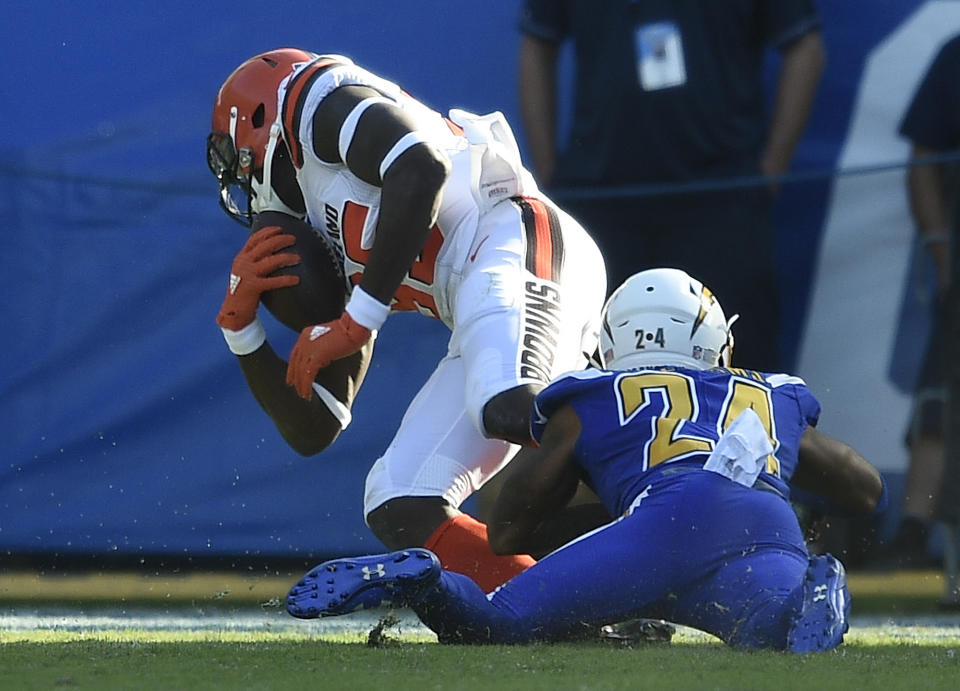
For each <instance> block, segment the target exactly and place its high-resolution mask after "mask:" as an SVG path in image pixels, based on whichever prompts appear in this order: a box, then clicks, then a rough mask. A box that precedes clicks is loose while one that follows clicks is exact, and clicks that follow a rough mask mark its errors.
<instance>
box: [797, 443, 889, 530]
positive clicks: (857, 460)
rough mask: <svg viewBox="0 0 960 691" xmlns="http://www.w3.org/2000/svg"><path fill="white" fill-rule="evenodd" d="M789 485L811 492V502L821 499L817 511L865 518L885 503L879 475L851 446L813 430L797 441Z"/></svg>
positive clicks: (884, 494) (883, 488)
mask: <svg viewBox="0 0 960 691" xmlns="http://www.w3.org/2000/svg"><path fill="white" fill-rule="evenodd" d="M790 484H791V485H792V486H793V487H794V488H798V489H799V490H801V493H803V492H809V493H812V494H813V495H815V496H814V497H812V499H814V500H815V499H816V497H822V498H823V499H825V500H826V502H825V503H821V507H820V508H823V509H825V510H826V511H828V512H830V513H836V512H837V511H838V510H839V511H840V512H846V513H849V514H853V515H869V514H872V513H875V512H878V511H881V510H883V508H885V504H886V485H885V483H884V481H883V476H881V475H880V472H879V471H878V470H877V469H876V468H874V467H873V465H871V464H870V462H869V461H867V460H866V459H865V458H864V457H863V456H861V455H860V454H859V453H857V452H856V451H855V450H854V449H853V448H852V447H851V446H849V445H848V444H845V443H843V442H842V441H839V440H838V439H834V438H832V437H829V436H827V435H826V434H823V433H822V432H819V431H817V430H816V429H815V428H814V427H808V428H807V430H806V432H804V434H803V436H802V437H801V438H800V449H799V463H798V464H797V470H796V472H795V473H794V474H793V478H792V479H791V481H790ZM800 500H801V501H803V498H802V497H800Z"/></svg>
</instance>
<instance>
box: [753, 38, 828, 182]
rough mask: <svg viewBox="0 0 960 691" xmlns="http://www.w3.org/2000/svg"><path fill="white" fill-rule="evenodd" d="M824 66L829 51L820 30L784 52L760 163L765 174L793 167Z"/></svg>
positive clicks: (794, 42)
mask: <svg viewBox="0 0 960 691" xmlns="http://www.w3.org/2000/svg"><path fill="white" fill-rule="evenodd" d="M825 63H826V51H825V50H824V47H823V38H822V36H821V35H820V32H819V31H811V32H808V33H806V34H804V35H803V36H801V37H800V38H798V39H796V40H795V41H793V42H792V43H790V44H788V45H787V46H786V48H784V49H783V59H782V61H781V64H780V76H779V79H778V80H777V91H776V95H775V97H774V105H773V112H772V114H771V118H770V130H769V133H768V135H767V142H766V146H765V147H764V152H763V156H762V158H761V161H760V167H761V169H762V172H763V173H764V174H765V175H768V176H771V177H776V176H778V175H782V174H783V173H785V172H786V171H787V169H788V168H789V167H790V161H791V160H792V159H793V152H794V149H796V146H797V142H798V141H799V140H800V136H801V135H802V134H803V130H804V128H805V127H806V125H807V120H808V119H809V116H810V111H811V109H812V107H813V101H814V97H815V96H816V93H817V86H818V85H819V83H820V75H821V74H822V73H823V67H824V64H825Z"/></svg>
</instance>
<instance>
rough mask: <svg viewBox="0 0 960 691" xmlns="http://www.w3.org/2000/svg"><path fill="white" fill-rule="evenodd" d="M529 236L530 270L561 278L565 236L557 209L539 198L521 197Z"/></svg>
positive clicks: (517, 199)
mask: <svg viewBox="0 0 960 691" xmlns="http://www.w3.org/2000/svg"><path fill="white" fill-rule="evenodd" d="M514 202H515V203H516V204H517V205H518V206H519V207H520V213H521V217H522V219H523V225H524V230H525V232H526V238H527V251H526V266H527V270H528V271H530V272H531V273H533V274H535V275H536V276H538V277H539V278H545V279H547V280H550V281H554V282H558V281H559V280H560V269H561V267H562V263H563V236H562V235H561V233H560V219H559V218H558V217H557V213H556V211H555V210H554V209H553V208H552V207H550V206H549V205H547V204H545V203H544V202H543V201H541V200H539V199H532V198H529V197H518V198H516V199H514Z"/></svg>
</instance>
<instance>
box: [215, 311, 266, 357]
mask: <svg viewBox="0 0 960 691" xmlns="http://www.w3.org/2000/svg"><path fill="white" fill-rule="evenodd" d="M220 330H221V331H223V340H225V341H226V342H227V347H228V348H230V352H231V353H233V354H234V355H249V354H250V353H252V352H253V351H255V350H256V349H257V348H259V347H260V346H262V345H263V344H264V343H265V342H266V340H267V332H266V331H265V330H264V328H263V324H262V323H261V321H260V317H254V318H253V321H252V322H250V323H249V324H247V325H246V326H245V327H243V328H242V329H240V330H239V331H233V330H232V329H226V328H224V327H222V326H221V327H220Z"/></svg>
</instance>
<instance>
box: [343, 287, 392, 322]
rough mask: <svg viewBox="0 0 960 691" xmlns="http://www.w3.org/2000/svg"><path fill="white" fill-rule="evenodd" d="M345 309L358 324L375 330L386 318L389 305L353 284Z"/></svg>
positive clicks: (388, 312)
mask: <svg viewBox="0 0 960 691" xmlns="http://www.w3.org/2000/svg"><path fill="white" fill-rule="evenodd" d="M346 311H347V312H348V313H349V314H350V316H351V317H353V321H355V322H357V324H359V325H360V326H365V327H366V328H368V329H370V330H371V331H377V330H378V329H379V328H380V327H381V326H383V322H385V321H386V320H387V315H388V314H390V306H389V305H384V304H383V303H382V302H380V301H379V300H377V299H376V298H375V297H373V296H372V295H370V293H368V292H367V291H365V290H364V289H363V288H361V287H360V286H354V288H353V293H352V294H351V295H350V302H348V303H347V308H346Z"/></svg>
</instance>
